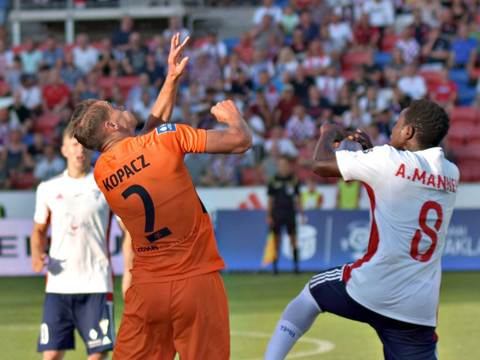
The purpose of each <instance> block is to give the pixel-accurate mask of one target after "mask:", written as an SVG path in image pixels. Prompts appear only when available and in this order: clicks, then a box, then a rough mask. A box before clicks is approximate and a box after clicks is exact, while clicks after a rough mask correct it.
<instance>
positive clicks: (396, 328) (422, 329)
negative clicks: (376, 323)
mask: <svg viewBox="0 0 480 360" xmlns="http://www.w3.org/2000/svg"><path fill="white" fill-rule="evenodd" d="M386 319H387V320H386V322H385V324H384V325H383V326H382V327H381V328H377V329H376V330H377V334H378V336H379V337H380V340H381V341H382V344H383V351H384V355H385V359H386V360H437V340H438V337H437V335H436V333H435V328H433V327H429V326H421V325H416V324H409V323H404V322H401V321H397V320H394V319H388V318H386Z"/></svg>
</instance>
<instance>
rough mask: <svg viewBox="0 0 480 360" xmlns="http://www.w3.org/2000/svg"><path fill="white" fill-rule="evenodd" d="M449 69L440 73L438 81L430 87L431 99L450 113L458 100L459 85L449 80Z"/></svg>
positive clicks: (444, 69)
mask: <svg viewBox="0 0 480 360" xmlns="http://www.w3.org/2000/svg"><path fill="white" fill-rule="evenodd" d="M449 73H450V72H449V70H448V68H443V69H442V70H441V71H440V75H439V77H438V81H436V82H434V83H433V84H432V85H431V86H429V94H430V99H431V100H432V101H435V102H436V103H437V104H439V105H440V106H442V107H443V108H445V110H447V111H450V110H451V109H452V108H453V107H455V104H456V103H457V100H458V88H457V84H455V83H454V82H453V81H451V80H450V79H449Z"/></svg>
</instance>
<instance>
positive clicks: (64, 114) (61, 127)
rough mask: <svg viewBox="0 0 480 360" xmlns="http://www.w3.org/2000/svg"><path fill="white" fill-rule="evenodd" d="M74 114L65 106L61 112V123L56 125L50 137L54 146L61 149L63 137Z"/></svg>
mask: <svg viewBox="0 0 480 360" xmlns="http://www.w3.org/2000/svg"><path fill="white" fill-rule="evenodd" d="M72 113H73V111H72V109H71V108H69V107H68V106H65V107H64V108H63V109H62V110H60V121H59V122H58V124H57V125H55V128H54V129H53V132H52V135H51V137H50V141H51V143H52V144H53V145H54V146H56V147H60V146H61V145H62V136H63V134H64V132H65V130H66V129H67V126H68V123H69V122H70V118H71V116H72Z"/></svg>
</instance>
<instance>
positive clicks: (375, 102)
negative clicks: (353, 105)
mask: <svg viewBox="0 0 480 360" xmlns="http://www.w3.org/2000/svg"><path fill="white" fill-rule="evenodd" d="M358 106H359V107H360V109H361V110H362V111H363V112H366V113H369V114H370V115H371V116H372V117H373V116H375V114H377V113H378V112H381V111H383V110H386V109H387V107H388V103H387V102H386V101H385V98H383V97H382V96H379V95H378V91H377V87H376V86H375V85H370V86H368V88H367V91H366V93H365V95H364V96H362V97H360V99H358Z"/></svg>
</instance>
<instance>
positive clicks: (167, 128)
mask: <svg viewBox="0 0 480 360" xmlns="http://www.w3.org/2000/svg"><path fill="white" fill-rule="evenodd" d="M205 141H206V140H205V132H202V131H198V130H194V129H193V128H190V127H187V126H182V125H175V124H167V125H163V126H160V127H158V128H157V129H156V130H154V131H152V132H150V133H148V134H146V135H143V136H138V137H135V138H133V137H132V138H127V139H125V140H123V141H121V142H120V143H118V144H116V145H115V147H114V148H113V149H112V150H110V151H108V152H106V153H104V154H102V155H101V156H100V158H99V160H98V162H97V165H96V166H95V179H96V181H97V184H98V185H99V187H100V189H101V190H102V192H103V193H104V194H105V197H106V199H107V201H108V203H109V205H110V207H111V208H112V210H113V211H114V212H115V213H116V214H117V215H118V216H119V217H120V218H121V219H122V221H123V222H124V223H125V225H126V227H127V229H128V230H129V232H130V234H131V236H132V239H133V248H134V251H135V254H136V256H135V259H134V262H135V263H134V269H133V272H132V274H133V278H132V282H134V283H135V282H145V281H168V280H174V279H179V278H183V277H185V276H187V275H188V276H191V275H195V274H201V273H206V272H210V271H214V270H218V269H221V268H223V267H224V263H223V261H222V259H221V258H220V256H219V255H218V252H217V249H216V244H215V239H214V235H213V228H212V226H211V222H210V217H209V215H208V213H207V212H206V210H205V208H204V206H203V204H202V203H201V201H200V199H199V197H198V195H197V193H196V191H195V188H194V185H193V183H192V181H191V179H190V176H189V173H188V170H187V168H186V166H185V163H184V154H185V153H186V152H203V151H204V149H205Z"/></svg>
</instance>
